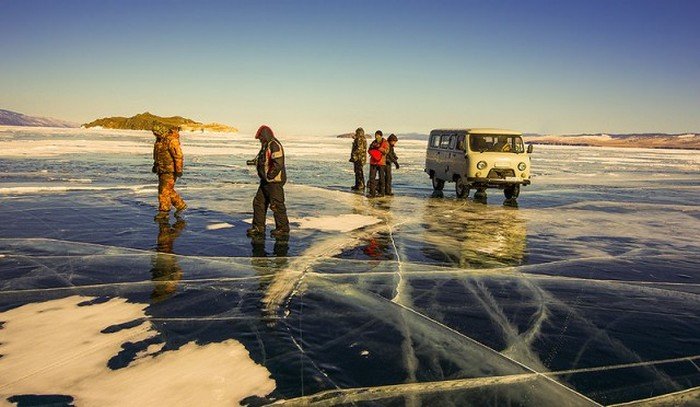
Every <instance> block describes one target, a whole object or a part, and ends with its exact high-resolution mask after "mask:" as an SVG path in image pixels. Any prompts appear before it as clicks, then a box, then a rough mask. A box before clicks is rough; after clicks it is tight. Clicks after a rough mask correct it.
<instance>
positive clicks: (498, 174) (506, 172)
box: [486, 168, 515, 179]
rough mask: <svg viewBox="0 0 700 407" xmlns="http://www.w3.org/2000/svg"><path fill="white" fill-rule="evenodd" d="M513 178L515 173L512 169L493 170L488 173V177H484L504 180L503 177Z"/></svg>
mask: <svg viewBox="0 0 700 407" xmlns="http://www.w3.org/2000/svg"><path fill="white" fill-rule="evenodd" d="M514 176H515V171H513V170H512V169H510V168H509V169H496V168H493V169H491V171H489V175H487V176H486V178H501V179H503V178H505V177H514Z"/></svg>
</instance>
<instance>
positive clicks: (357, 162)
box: [350, 127, 367, 191]
mask: <svg viewBox="0 0 700 407" xmlns="http://www.w3.org/2000/svg"><path fill="white" fill-rule="evenodd" d="M350 162H351V163H353V169H354V170H355V185H354V186H353V187H351V188H350V189H352V190H353V191H364V190H365V172H364V167H365V163H366V162H367V139H366V138H365V131H364V129H363V128H362V127H358V128H357V130H355V136H354V137H353V141H352V151H351V152H350Z"/></svg>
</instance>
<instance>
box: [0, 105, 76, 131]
mask: <svg viewBox="0 0 700 407" xmlns="http://www.w3.org/2000/svg"><path fill="white" fill-rule="evenodd" d="M0 125H2V126H31V127H69V128H70V127H79V126H80V125H79V124H78V123H73V122H69V121H66V120H59V119H52V118H49V117H36V116H27V115H26V114H22V113H17V112H12V111H10V110H3V109H0Z"/></svg>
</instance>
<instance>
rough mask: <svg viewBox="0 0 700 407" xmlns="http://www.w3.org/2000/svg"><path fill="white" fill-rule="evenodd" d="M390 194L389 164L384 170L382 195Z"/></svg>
mask: <svg viewBox="0 0 700 407" xmlns="http://www.w3.org/2000/svg"><path fill="white" fill-rule="evenodd" d="M390 193H391V164H387V165H386V169H385V170H384V195H389V194H390Z"/></svg>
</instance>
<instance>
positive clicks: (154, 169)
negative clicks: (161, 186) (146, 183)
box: [151, 164, 158, 174]
mask: <svg viewBox="0 0 700 407" xmlns="http://www.w3.org/2000/svg"><path fill="white" fill-rule="evenodd" d="M151 172H152V173H154V174H157V173H158V168H157V167H156V165H155V164H153V167H152V168H151Z"/></svg>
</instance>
